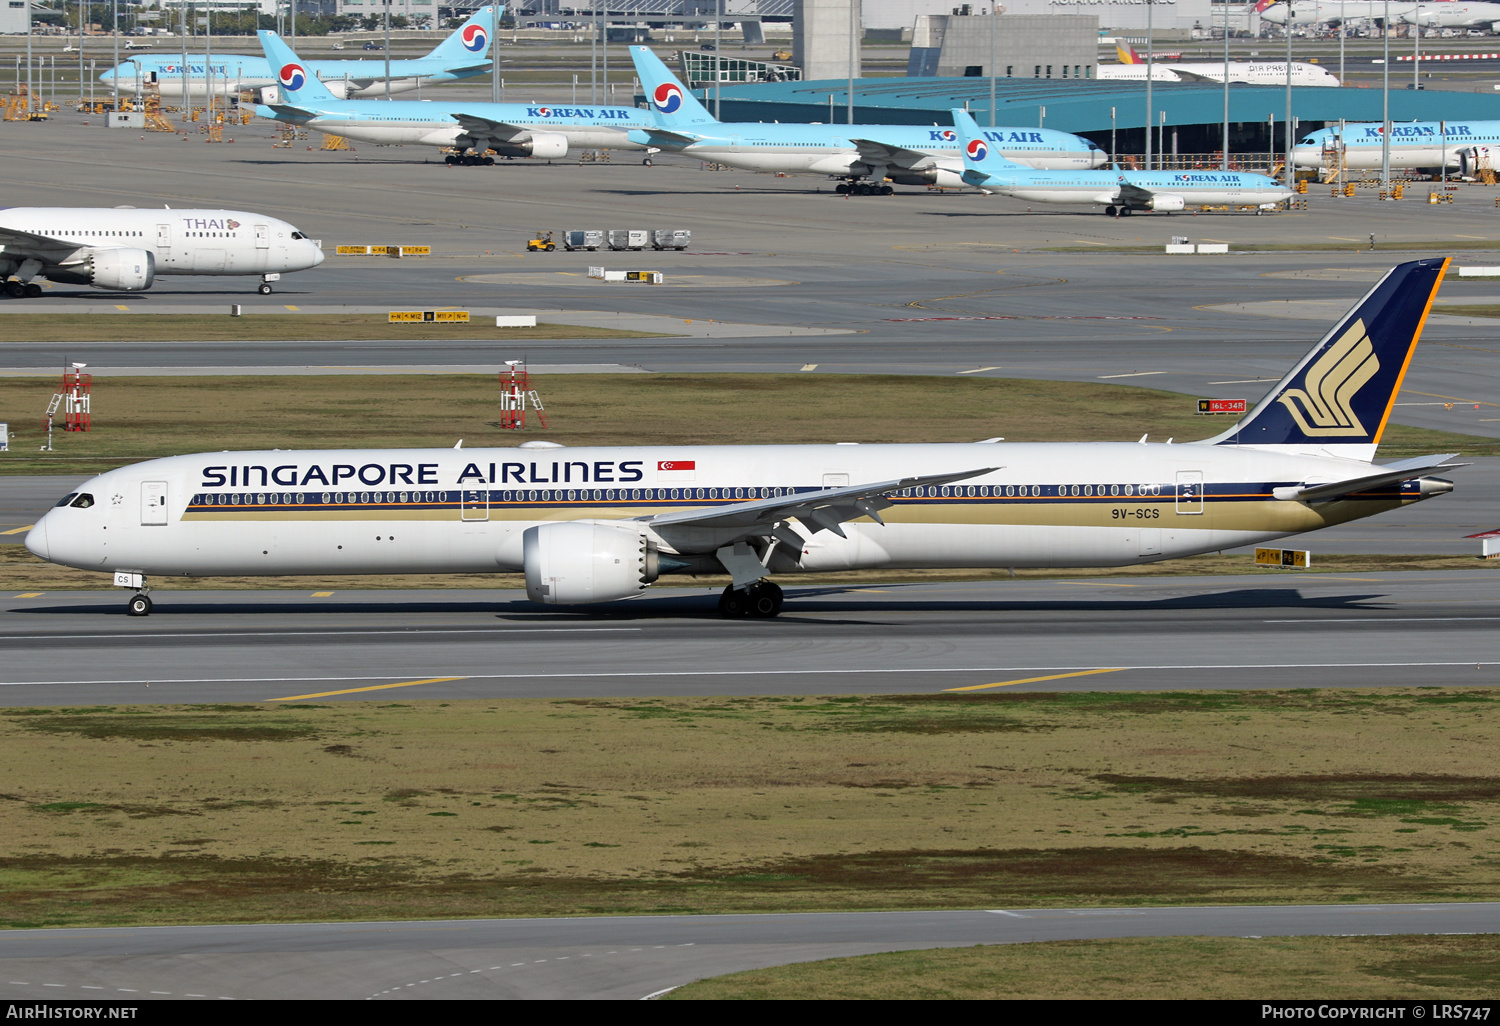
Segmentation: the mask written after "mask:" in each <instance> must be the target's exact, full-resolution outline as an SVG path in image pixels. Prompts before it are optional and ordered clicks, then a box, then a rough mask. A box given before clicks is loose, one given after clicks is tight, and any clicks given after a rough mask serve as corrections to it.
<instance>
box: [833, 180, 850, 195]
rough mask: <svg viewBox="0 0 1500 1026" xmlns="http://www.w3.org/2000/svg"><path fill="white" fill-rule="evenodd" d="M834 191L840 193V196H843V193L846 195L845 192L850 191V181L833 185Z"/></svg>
mask: <svg viewBox="0 0 1500 1026" xmlns="http://www.w3.org/2000/svg"><path fill="white" fill-rule="evenodd" d="M833 191H834V192H836V193H838V194H839V195H840V196H843V195H845V194H847V193H848V192H849V183H848V182H840V183H839V184H837V185H835V186H834V187H833Z"/></svg>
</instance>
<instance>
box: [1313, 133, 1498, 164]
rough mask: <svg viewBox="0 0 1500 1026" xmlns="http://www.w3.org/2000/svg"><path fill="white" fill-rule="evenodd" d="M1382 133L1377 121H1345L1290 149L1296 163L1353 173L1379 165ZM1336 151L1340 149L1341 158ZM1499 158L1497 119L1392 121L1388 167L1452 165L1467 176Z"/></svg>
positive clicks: (1494, 162)
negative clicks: (1331, 167) (1333, 167)
mask: <svg viewBox="0 0 1500 1026" xmlns="http://www.w3.org/2000/svg"><path fill="white" fill-rule="evenodd" d="M1383 135H1384V132H1383V131H1382V127H1381V123H1380V122H1379V121H1370V122H1349V123H1346V124H1345V125H1344V131H1343V134H1342V136H1341V135H1340V134H1339V127H1338V126H1337V125H1334V126H1333V127H1332V128H1325V129H1323V130H1322V131H1319V132H1313V133H1311V134H1310V135H1308V136H1306V137H1304V138H1303V139H1302V140H1301V141H1300V142H1299V143H1297V145H1296V146H1294V147H1292V159H1293V160H1294V161H1296V163H1297V166H1298V167H1328V166H1332V165H1337V164H1338V163H1339V162H1340V159H1342V162H1343V166H1344V167H1346V168H1349V169H1351V170H1355V171H1361V170H1370V169H1373V168H1378V167H1380V164H1381V151H1382V149H1383V147H1382V136H1383ZM1340 149H1342V150H1343V154H1342V158H1341V156H1340V153H1339V151H1340ZM1497 161H1500V121H1448V122H1440V121H1405V122H1392V123H1391V167H1393V168H1440V167H1442V166H1444V165H1447V166H1448V167H1452V168H1457V169H1458V170H1459V172H1460V173H1461V174H1472V173H1473V172H1474V171H1475V170H1476V169H1478V168H1481V167H1488V168H1491V169H1493V168H1496V167H1497V166H1500V164H1497Z"/></svg>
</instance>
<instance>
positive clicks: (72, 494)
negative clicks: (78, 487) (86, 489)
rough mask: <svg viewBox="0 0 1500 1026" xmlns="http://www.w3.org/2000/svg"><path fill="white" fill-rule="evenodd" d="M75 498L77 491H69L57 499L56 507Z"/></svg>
mask: <svg viewBox="0 0 1500 1026" xmlns="http://www.w3.org/2000/svg"><path fill="white" fill-rule="evenodd" d="M76 498H78V493H77V492H69V493H68V494H67V495H64V496H63V497H62V498H61V499H58V500H57V505H58V508H59V509H60V508H62V507H63V506H66V505H68V503H70V502H72V501H73V500H74V499H76Z"/></svg>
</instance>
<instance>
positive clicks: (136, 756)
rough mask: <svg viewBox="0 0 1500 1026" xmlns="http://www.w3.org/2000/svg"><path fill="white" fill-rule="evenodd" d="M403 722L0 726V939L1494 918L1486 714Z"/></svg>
mask: <svg viewBox="0 0 1500 1026" xmlns="http://www.w3.org/2000/svg"><path fill="white" fill-rule="evenodd" d="M419 695H420V691H419V689H412V691H411V692H410V693H402V694H401V695H400V696H392V698H393V699H394V700H390V701H383V702H363V703H347V704H344V703H341V704H339V705H337V706H318V705H316V704H312V705H304V704H296V703H289V704H281V703H276V704H265V705H260V704H256V705H237V706H213V705H204V706H196V707H194V706H151V707H145V706H136V707H125V706H122V707H117V708H98V709H35V710H9V711H5V712H3V713H0V779H3V780H4V781H5V784H4V785H3V792H4V793H3V794H0V920H3V921H4V922H8V923H10V924H12V925H64V924H68V925H84V924H101V923H141V922H156V923H163V922H205V921H246V920H267V919H282V920H303V919H323V918H340V919H342V918H352V919H360V918H382V917H394V918H406V917H417V916H468V915H553V914H575V913H600V912H666V911H687V912H709V911H733V910H756V911H780V910H814V909H840V908H845V909H852V908H930V907H988V908H994V907H1007V906H1009V907H1016V906H1049V905H1050V906H1057V905H1069V906H1076V905H1093V904H1126V905H1128V904H1137V903H1142V902H1149V903H1162V904H1171V903H1182V902H1193V903H1222V902H1238V903H1258V902H1320V901H1367V900H1368V901H1395V900H1399V901H1428V900H1469V899H1473V900H1478V899H1484V900H1494V899H1496V898H1500V875H1497V873H1496V867H1497V860H1500V850H1497V845H1500V776H1497V775H1496V774H1495V769H1494V764H1493V758H1492V753H1493V752H1494V751H1495V748H1496V745H1497V743H1500V697H1496V696H1493V695H1491V694H1490V693H1489V691H1487V690H1481V689H1446V690H1444V689H1412V688H1382V689H1371V690H1359V691H1317V692H1291V691H1287V692H1267V691H1257V692H1201V693H1182V692H1164V693H1159V694H1134V693H1124V694H1122V693H1067V694H1013V695H1012V694H987V695H963V696H960V695H947V694H938V695H912V696H875V697H832V698H775V697H770V698H766V697H760V698H725V699H712V698H682V699H642V700H633V699H619V700H602V699H601V700H558V701H543V700H517V701H505V702H497V701H486V700H479V701H462V702H451V703H450V702H432V701H421V700H419V699H418V696H419ZM267 697H273V696H270V695H268V696H267Z"/></svg>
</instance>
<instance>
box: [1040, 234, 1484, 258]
mask: <svg viewBox="0 0 1500 1026" xmlns="http://www.w3.org/2000/svg"><path fill="white" fill-rule="evenodd" d="M1080 246H1087V247H1088V249H1087V252H1089V253H1162V252H1165V251H1164V250H1163V249H1162V247H1161V246H1160V245H1156V246H1095V245H1092V244H1088V243H1080V242H1073V243H1069V244H1068V245H1066V246H1039V247H1037V249H1038V250H1039V251H1040V252H1043V253H1076V252H1078V250H1079V247H1080ZM1489 249H1500V239H1453V240H1447V241H1445V240H1442V239H1438V240H1408V239H1391V238H1387V237H1380V238H1377V239H1376V240H1375V245H1374V247H1371V246H1370V244H1369V243H1368V242H1243V243H1237V244H1236V245H1235V247H1234V251H1235V252H1236V253H1258V252H1277V253H1304V252H1307V253H1323V252H1333V253H1437V254H1439V255H1443V256H1447V255H1449V254H1452V253H1467V252H1470V251H1471V250H1489Z"/></svg>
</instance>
